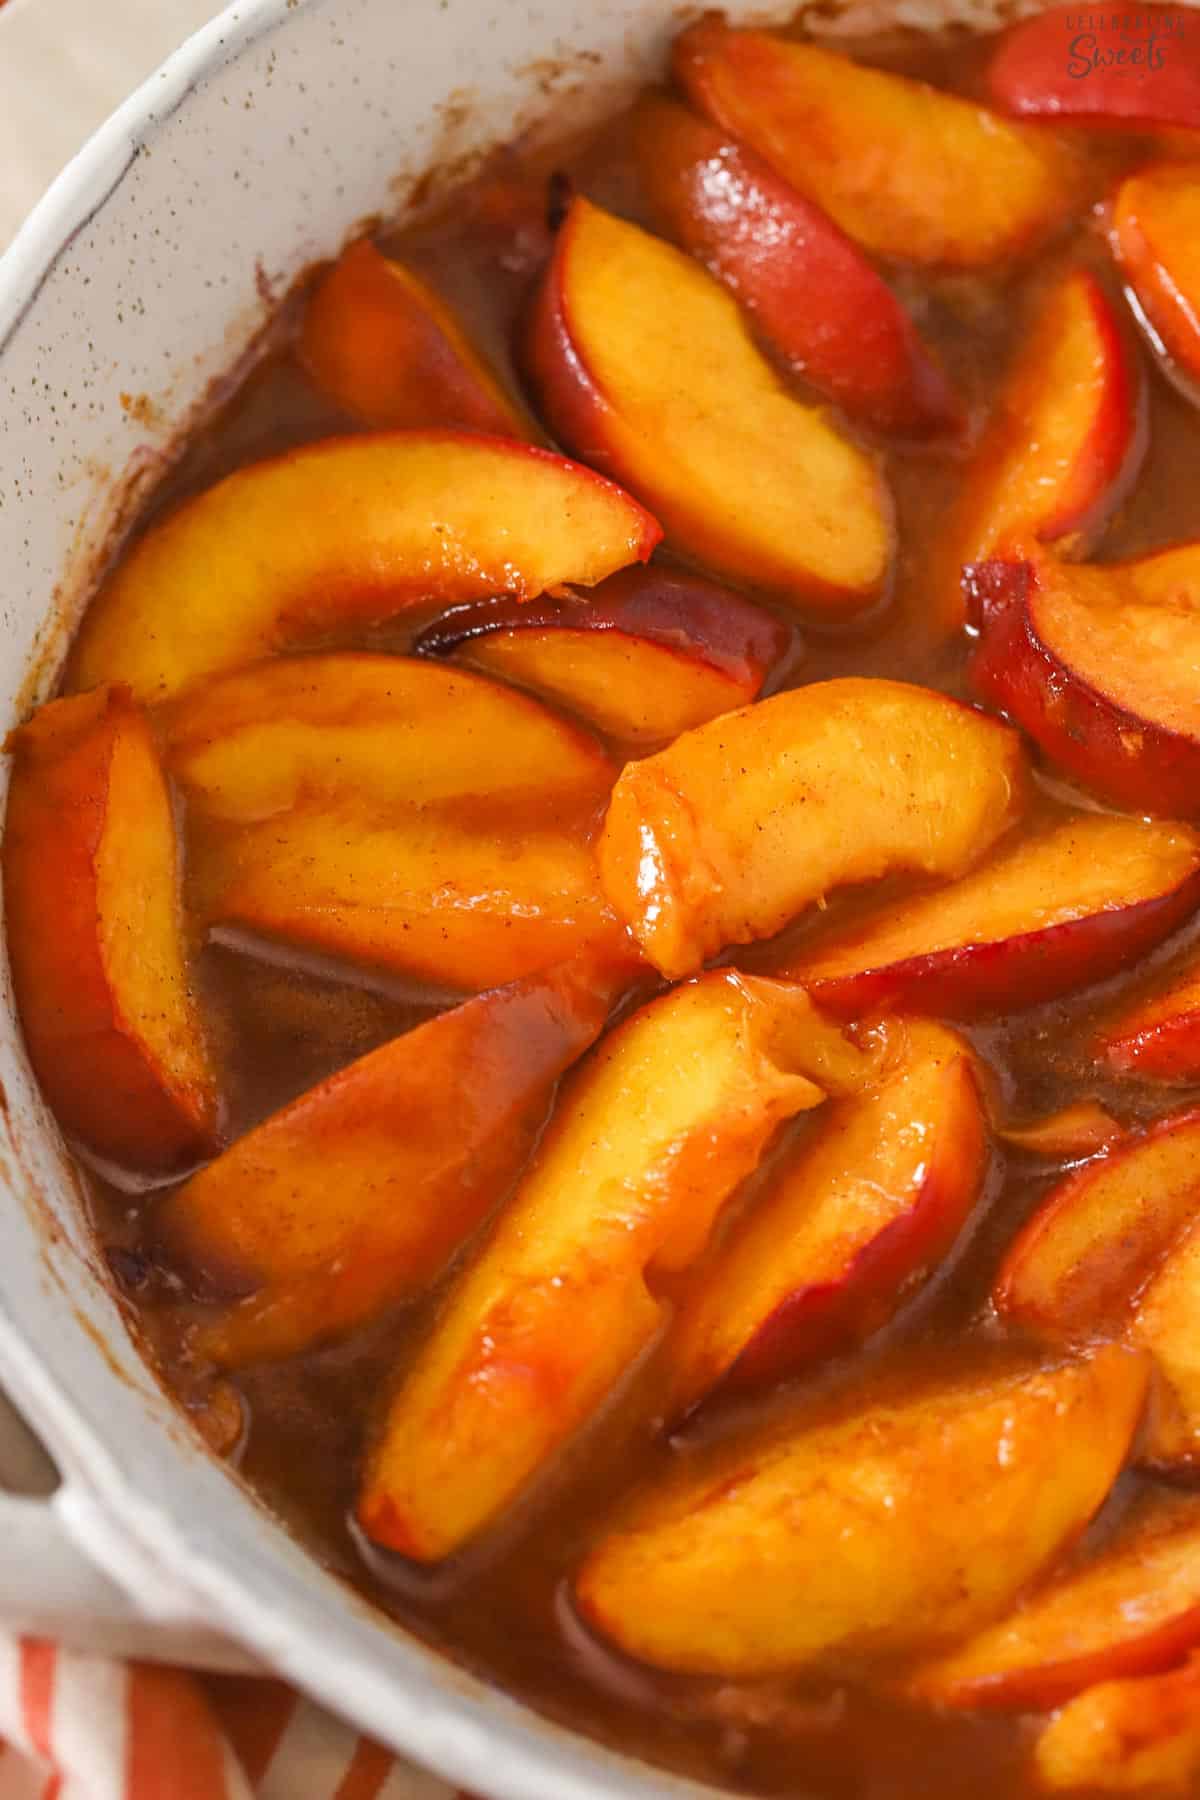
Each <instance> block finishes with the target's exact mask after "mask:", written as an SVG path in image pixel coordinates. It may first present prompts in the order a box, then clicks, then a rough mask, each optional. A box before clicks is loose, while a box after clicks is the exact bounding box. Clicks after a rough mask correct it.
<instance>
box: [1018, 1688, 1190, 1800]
mask: <svg viewBox="0 0 1200 1800" xmlns="http://www.w3.org/2000/svg"><path fill="white" fill-rule="evenodd" d="M1034 1772H1035V1778H1036V1780H1037V1784H1038V1787H1039V1789H1040V1790H1041V1791H1042V1792H1049V1793H1063V1792H1070V1793H1073V1794H1081V1793H1087V1794H1142V1795H1144V1796H1145V1800H1166V1797H1167V1796H1168V1795H1179V1796H1180V1800H1184V1796H1186V1795H1188V1794H1191V1793H1193V1792H1194V1791H1195V1782H1196V1778H1197V1776H1198V1775H1200V1656H1193V1657H1191V1658H1190V1659H1189V1661H1188V1662H1186V1663H1184V1664H1182V1665H1181V1666H1180V1667H1179V1668H1178V1669H1169V1670H1168V1671H1167V1672H1166V1673H1165V1674H1162V1675H1147V1676H1143V1677H1142V1678H1141V1679H1140V1680H1132V1681H1104V1682H1100V1683H1099V1684H1098V1685H1097V1686H1096V1687H1093V1688H1088V1690H1087V1691H1086V1693H1083V1694H1080V1695H1079V1697H1078V1698H1077V1699H1075V1700H1072V1701H1071V1702H1070V1703H1069V1704H1068V1705H1067V1706H1064V1707H1063V1709H1062V1711H1061V1712H1058V1713H1056V1714H1055V1715H1054V1717H1053V1718H1052V1719H1051V1720H1050V1721H1049V1723H1048V1724H1046V1725H1045V1726H1043V1728H1042V1730H1041V1732H1040V1733H1039V1735H1038V1739H1037V1743H1036V1745H1035V1747H1034Z"/></svg>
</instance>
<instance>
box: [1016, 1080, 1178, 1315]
mask: <svg viewBox="0 0 1200 1800" xmlns="http://www.w3.org/2000/svg"><path fill="white" fill-rule="evenodd" d="M1198 1213H1200V1108H1190V1109H1185V1110H1183V1111H1181V1112H1177V1113H1173V1114H1171V1115H1169V1116H1168V1117H1166V1118H1164V1119H1159V1120H1156V1121H1155V1123H1154V1124H1153V1125H1149V1126H1146V1127H1144V1128H1143V1129H1142V1130H1140V1131H1131V1132H1130V1133H1128V1135H1127V1136H1126V1137H1125V1138H1124V1139H1123V1140H1122V1141H1121V1142H1120V1143H1119V1144H1117V1146H1116V1147H1115V1148H1114V1149H1112V1150H1110V1151H1109V1152H1108V1153H1107V1155H1105V1156H1099V1157H1097V1158H1096V1159H1095V1161H1094V1162H1090V1163H1088V1164H1087V1165H1086V1166H1085V1167H1084V1168H1082V1169H1079V1170H1077V1171H1076V1172H1075V1173H1074V1174H1072V1175H1068V1176H1067V1178H1066V1179H1065V1180H1064V1181H1061V1182H1060V1183H1059V1184H1058V1185H1057V1186H1056V1187H1055V1188H1053V1189H1052V1190H1051V1192H1050V1193H1049V1194H1048V1195H1047V1196H1046V1198H1045V1199H1044V1200H1043V1201H1042V1203H1041V1205H1040V1206H1039V1207H1038V1209H1037V1211H1036V1212H1035V1213H1034V1214H1033V1217H1032V1218H1031V1219H1030V1220H1029V1221H1028V1223H1027V1224H1026V1225H1025V1226H1024V1227H1023V1229H1022V1230H1021V1231H1020V1232H1018V1234H1017V1236H1016V1238H1015V1239H1014V1241H1013V1243H1012V1245H1011V1247H1010V1248H1009V1251H1008V1254H1007V1255H1006V1257H1005V1259H1004V1261H1003V1263H1002V1264H1001V1267H1000V1272H999V1274H998V1276H997V1278H996V1284H995V1287H994V1288H993V1291H992V1298H993V1301H994V1303H995V1306H996V1309H997V1311H998V1312H999V1313H1000V1314H1001V1316H1002V1317H1003V1318H1005V1319H1011V1320H1014V1321H1015V1322H1017V1323H1018V1324H1022V1325H1027V1326H1029V1327H1031V1328H1032V1329H1033V1330H1036V1331H1040V1332H1045V1333H1047V1334H1049V1335H1051V1336H1066V1337H1078V1336H1081V1335H1082V1336H1086V1335H1088V1334H1090V1333H1092V1332H1095V1331H1101V1330H1110V1331H1111V1330H1114V1329H1115V1330H1121V1329H1123V1328H1124V1323H1125V1319H1126V1315H1127V1313H1128V1308H1129V1302H1130V1298H1131V1296H1132V1295H1134V1294H1135V1293H1136V1292H1137V1291H1138V1289H1139V1288H1140V1287H1142V1286H1143V1285H1144V1283H1145V1282H1146V1280H1147V1279H1148V1277H1150V1276H1151V1275H1153V1273H1154V1271H1155V1269H1156V1268H1158V1266H1159V1265H1160V1264H1161V1262H1162V1260H1163V1258H1164V1256H1165V1255H1166V1254H1167V1252H1168V1251H1169V1250H1170V1248H1171V1246H1172V1244H1173V1243H1174V1242H1175V1241H1176V1240H1177V1238H1178V1237H1179V1234H1180V1232H1181V1231H1182V1230H1184V1229H1185V1228H1186V1227H1187V1225H1188V1224H1189V1223H1190V1221H1191V1220H1192V1219H1193V1218H1194V1217H1195V1216H1196V1215H1197V1214H1198Z"/></svg>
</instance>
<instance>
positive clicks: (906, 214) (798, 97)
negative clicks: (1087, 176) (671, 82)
mask: <svg viewBox="0 0 1200 1800" xmlns="http://www.w3.org/2000/svg"><path fill="white" fill-rule="evenodd" d="M674 68H675V74H676V77H677V79H678V80H679V82H680V84H681V85H682V87H683V90H684V92H685V93H686V95H687V96H688V98H689V99H690V100H692V101H693V102H694V103H695V105H697V106H698V107H700V109H701V110H702V111H703V112H706V113H707V114H708V115H709V117H710V118H712V119H714V120H715V121H716V123H717V124H718V125H720V126H721V128H722V129H723V130H724V131H727V132H729V133H731V134H732V135H733V136H735V137H737V138H740V139H742V141H743V142H744V143H746V144H748V145H749V147H750V148H751V149H752V150H754V151H757V153H758V154H759V155H760V156H761V157H763V158H764V159H765V160H766V161H767V162H768V163H769V164H770V165H771V167H772V168H773V169H774V170H775V172H776V174H778V175H781V176H782V177H783V179H784V180H785V181H788V182H790V183H791V184H792V186H793V187H795V188H798V189H799V190H800V192H801V193H803V194H806V195H807V196H808V198H809V199H810V200H812V201H815V202H816V204H817V205H818V206H821V207H824V209H825V211H826V212H828V213H831V214H832V216H833V218H834V219H835V220H836V221H837V223H838V224H839V225H840V226H841V228H842V230H843V231H845V232H846V233H847V234H848V235H849V236H850V237H852V238H854V239H856V240H857V241H858V242H859V243H860V244H863V245H865V246H866V248H867V249H868V250H871V251H873V252H874V253H875V254H876V255H878V256H884V257H889V258H893V259H895V260H896V261H898V262H914V263H924V264H934V265H940V266H941V267H944V268H955V269H978V268H986V267H988V266H989V265H991V264H994V263H999V262H1005V261H1008V260H1010V259H1011V258H1013V257H1016V256H1024V255H1027V254H1028V253H1029V252H1031V251H1032V250H1034V249H1036V247H1037V246H1038V244H1040V243H1041V242H1042V241H1043V240H1044V239H1045V238H1046V236H1047V235H1048V234H1049V233H1050V232H1051V231H1053V230H1054V229H1055V228H1056V227H1057V226H1058V225H1059V224H1060V223H1061V222H1062V220H1063V219H1064V218H1065V217H1066V215H1067V213H1068V212H1069V211H1070V209H1071V206H1072V204H1073V202H1074V199H1075V197H1076V191H1077V186H1076V183H1077V177H1076V175H1075V171H1074V168H1073V166H1072V164H1073V159H1072V158H1071V157H1070V155H1069V153H1066V152H1064V150H1063V149H1062V148H1061V146H1059V145H1058V144H1056V143H1055V142H1054V141H1053V140H1051V139H1048V138H1045V137H1042V136H1039V135H1038V134H1037V133H1036V132H1032V131H1029V130H1027V129H1025V128H1023V127H1021V126H1014V125H1010V124H1008V123H1007V122H1006V121H1005V120H1004V119H1002V118H1000V117H999V116H998V115H997V114H995V113H992V112H989V111H988V110H987V109H986V108H985V107H981V106H976V105H975V104H973V103H972V102H971V101H969V100H963V99H960V98H959V97H958V96H957V95H954V94H947V93H943V92H942V91H941V90H940V89H938V88H932V87H928V86H926V84H925V83H924V82H920V81H910V80H908V79H907V78H906V77H904V76H902V75H893V74H887V73H884V72H883V71H882V70H879V69H869V68H864V67H863V65H862V64H861V63H855V62H851V61H850V60H849V58H848V57H845V56H840V55H838V54H837V53H836V52H835V51H832V50H825V49H821V48H819V47H818V46H817V45H816V44H802V43H796V42H794V41H791V40H788V39H785V38H777V37H771V36H769V35H768V34H767V33H766V32H762V31H734V30H732V29H731V28H730V27H729V26H728V25H727V24H726V23H725V22H724V20H723V19H722V18H721V17H720V15H719V14H715V13H714V14H708V15H707V16H706V17H704V18H702V19H701V20H699V21H698V22H697V23H696V24H695V25H692V26H689V27H688V29H687V30H686V31H684V32H683V33H682V34H681V35H680V37H679V38H678V39H677V40H676V44H675V56H674ZM964 169H970V171H971V178H970V180H969V181H964V180H963V173H962V172H963V170H964Z"/></svg>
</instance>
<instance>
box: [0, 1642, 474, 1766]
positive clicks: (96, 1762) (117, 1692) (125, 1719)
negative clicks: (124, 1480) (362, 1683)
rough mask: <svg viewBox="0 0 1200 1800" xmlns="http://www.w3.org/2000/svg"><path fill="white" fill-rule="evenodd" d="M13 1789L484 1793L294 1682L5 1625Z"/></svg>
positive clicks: (0, 1649)
mask: <svg viewBox="0 0 1200 1800" xmlns="http://www.w3.org/2000/svg"><path fill="white" fill-rule="evenodd" d="M0 1740H2V1741H0V1800H471V1797H470V1796H469V1795H460V1794H458V1792H457V1790H456V1789H454V1788H451V1787H448V1786H447V1785H446V1783H445V1782H444V1781H440V1780H439V1779H438V1778H437V1777H436V1776H433V1775H426V1774H423V1773H422V1772H421V1771H419V1770H417V1769H414V1768H413V1767H412V1766H411V1765H410V1764H408V1763H405V1762H402V1761H401V1760H400V1759H399V1758H397V1757H395V1756H393V1755H392V1754H391V1753H390V1752H389V1751H387V1750H385V1749H384V1748H383V1747H382V1746H381V1745H379V1744H377V1743H375V1742H374V1741H373V1740H372V1739H370V1738H365V1737H361V1736H359V1734H358V1733H357V1732H355V1731H354V1730H353V1729H352V1728H351V1727H350V1726H348V1725H343V1724H341V1723H340V1722H339V1721H338V1720H336V1719H334V1718H332V1717H331V1716H330V1715H329V1714H328V1713H326V1712H323V1711H322V1710H321V1708H320V1707H318V1706H314V1705H313V1704H312V1702H311V1701H308V1700H305V1699H302V1698H301V1697H300V1696H299V1695H298V1694H296V1693H295V1692H294V1691H293V1690H292V1689H291V1688H288V1687H285V1686H284V1684H283V1683H282V1682H277V1681H268V1680H263V1679H261V1678H257V1677H253V1676H242V1675H216V1676H196V1675H189V1674H186V1673H184V1672H183V1671H182V1670H179V1669H167V1668H158V1667H154V1666H151V1665H150V1664H148V1663H121V1662H115V1661H110V1660H109V1659H107V1658H105V1657H100V1656H80V1655H76V1654H75V1653H74V1652H71V1651H67V1650H61V1649H59V1648H57V1646H55V1645H54V1644H49V1643H44V1642H39V1641H35V1640H31V1639H25V1640H24V1641H22V1642H11V1641H8V1642H6V1641H5V1640H4V1639H3V1638H0Z"/></svg>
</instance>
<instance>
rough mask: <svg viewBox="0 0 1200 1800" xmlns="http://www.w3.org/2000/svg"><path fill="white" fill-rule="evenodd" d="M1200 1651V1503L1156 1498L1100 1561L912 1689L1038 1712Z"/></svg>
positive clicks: (947, 1699) (1034, 1598)
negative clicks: (1100, 1685)
mask: <svg viewBox="0 0 1200 1800" xmlns="http://www.w3.org/2000/svg"><path fill="white" fill-rule="evenodd" d="M1197 1644H1200V1500H1197V1499H1196V1498H1195V1497H1194V1496H1191V1495H1187V1496H1183V1495H1177V1494H1170V1495H1163V1494H1154V1493H1151V1494H1149V1495H1147V1496H1145V1497H1144V1498H1143V1499H1142V1500H1141V1501H1140V1503H1139V1504H1137V1505H1136V1506H1135V1508H1134V1509H1133V1511H1132V1512H1131V1513H1129V1514H1127V1515H1126V1517H1125V1518H1124V1519H1123V1520H1122V1521H1121V1525H1120V1527H1119V1529H1118V1530H1117V1533H1116V1535H1115V1536H1114V1537H1113V1538H1112V1539H1111V1540H1110V1541H1109V1542H1108V1543H1107V1544H1106V1545H1105V1546H1104V1548H1103V1549H1102V1550H1100V1551H1099V1552H1097V1553H1096V1554H1094V1555H1092V1556H1089V1557H1087V1558H1086V1559H1085V1560H1083V1561H1079V1562H1076V1563H1075V1565H1074V1566H1073V1567H1071V1568H1069V1569H1067V1570H1066V1571H1065V1572H1064V1573H1062V1574H1059V1575H1056V1576H1054V1577H1053V1578H1052V1579H1051V1580H1050V1581H1049V1582H1048V1583H1046V1584H1045V1585H1043V1586H1041V1587H1039V1588H1036V1589H1035V1590H1034V1592H1033V1593H1032V1594H1031V1595H1030V1597H1029V1598H1028V1599H1027V1600H1026V1601H1025V1603H1024V1604H1023V1605H1022V1606H1021V1607H1019V1608H1018V1610H1017V1611H1016V1612H1015V1613H1013V1614H1012V1616H1011V1617H1010V1618H1007V1619H1002V1620H1001V1621H1000V1623H999V1624H998V1625H991V1626H988V1627H987V1628H985V1629H984V1630H983V1631H982V1632H980V1633H979V1634H978V1635H977V1636H975V1637H972V1638H969V1639H968V1640H967V1642H966V1643H965V1644H962V1645H957V1646H956V1647H955V1648H954V1649H953V1650H951V1651H949V1653H948V1654H946V1655H944V1656H941V1657H939V1658H937V1659H936V1660H935V1661H932V1662H927V1663H926V1664H925V1665H924V1666H923V1667H921V1668H919V1669H918V1670H917V1671H916V1673H915V1674H914V1675H913V1676H911V1677H909V1678H908V1679H907V1680H906V1682H905V1684H904V1685H905V1688H906V1690H907V1691H908V1692H910V1693H912V1694H915V1695H917V1696H919V1697H920V1698H921V1699H922V1700H932V1701H934V1702H935V1703H936V1704H937V1705H939V1706H963V1707H1001V1708H1007V1709H1009V1710H1011V1711H1014V1712H1026V1711H1029V1712H1040V1711H1042V1710H1043V1709H1045V1708H1048V1707H1051V1706H1058V1705H1061V1703H1062V1702H1063V1701H1064V1700H1069V1699H1071V1697H1072V1696H1073V1695H1075V1694H1078V1693H1079V1692H1080V1691H1081V1690H1082V1689H1083V1688H1086V1687H1090V1686H1091V1685H1092V1683H1093V1682H1096V1681H1109V1680H1112V1679H1114V1678H1115V1677H1118V1676H1126V1675H1148V1674H1152V1673H1154V1672H1155V1671H1156V1670H1159V1669H1166V1668H1169V1667H1170V1666H1171V1664H1172V1663H1176V1662H1178V1661H1179V1660H1180V1658H1181V1657H1182V1656H1183V1655H1184V1654H1185V1653H1186V1652H1187V1651H1189V1650H1191V1649H1192V1648H1194V1646H1196V1645H1197Z"/></svg>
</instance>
